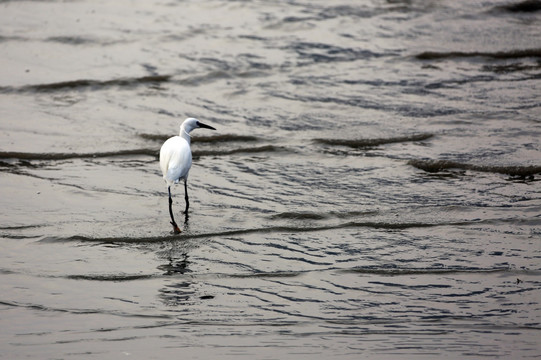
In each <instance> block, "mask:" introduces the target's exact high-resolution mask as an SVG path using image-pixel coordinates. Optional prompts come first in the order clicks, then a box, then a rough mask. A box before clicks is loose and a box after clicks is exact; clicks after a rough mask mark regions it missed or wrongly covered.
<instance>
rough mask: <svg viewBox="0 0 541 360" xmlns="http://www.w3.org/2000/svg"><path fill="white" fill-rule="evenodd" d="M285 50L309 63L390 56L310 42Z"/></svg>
mask: <svg viewBox="0 0 541 360" xmlns="http://www.w3.org/2000/svg"><path fill="white" fill-rule="evenodd" d="M287 49H291V50H293V51H295V52H296V53H297V54H298V55H299V58H300V59H301V60H308V61H309V63H328V62H350V61H356V60H362V59H370V58H378V57H382V56H389V55H391V54H380V53H375V52H372V51H370V50H365V49H355V48H344V47H338V46H335V45H330V44H324V43H312V42H297V43H294V44H292V45H291V46H288V47H287ZM392 55H395V54H392Z"/></svg>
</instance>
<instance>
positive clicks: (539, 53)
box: [415, 49, 541, 60]
mask: <svg viewBox="0 0 541 360" xmlns="http://www.w3.org/2000/svg"><path fill="white" fill-rule="evenodd" d="M470 57H486V58H491V59H498V60H506V59H520V58H525V57H537V58H541V49H522V50H510V51H497V52H483V51H472V52H464V51H446V52H437V51H425V52H422V53H420V54H417V55H415V58H416V59H418V60H441V59H453V58H470Z"/></svg>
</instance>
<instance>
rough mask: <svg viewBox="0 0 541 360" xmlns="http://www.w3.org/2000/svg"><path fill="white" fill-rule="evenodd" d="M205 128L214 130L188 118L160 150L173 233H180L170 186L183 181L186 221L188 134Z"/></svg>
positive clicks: (188, 164)
mask: <svg viewBox="0 0 541 360" xmlns="http://www.w3.org/2000/svg"><path fill="white" fill-rule="evenodd" d="M197 128H206V129H211V130H216V129H215V128H213V127H212V126H209V125H206V124H203V123H202V122H200V121H199V120H197V119H194V118H188V119H186V120H184V122H183V123H182V125H180V134H179V136H173V137H171V138H169V139H167V140H166V141H165V142H164V143H163V145H162V147H161V149H160V168H161V169H162V174H163V179H164V180H165V182H166V183H167V190H168V192H169V215H171V225H173V229H174V231H175V233H180V229H179V228H178V225H177V223H176V222H175V218H174V217H173V209H172V204H173V199H172V198H171V185H173V184H178V182H179V181H180V180H184V199H185V200H186V209H185V210H184V212H185V214H186V219H187V218H188V208H189V207H190V202H189V200H188V185H187V183H188V172H189V171H190V167H191V166H192V150H191V148H190V140H191V136H190V132H191V131H192V130H193V129H197Z"/></svg>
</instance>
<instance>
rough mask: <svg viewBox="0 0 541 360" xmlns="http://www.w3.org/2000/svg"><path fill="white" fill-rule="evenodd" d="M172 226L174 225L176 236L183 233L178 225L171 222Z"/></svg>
mask: <svg viewBox="0 0 541 360" xmlns="http://www.w3.org/2000/svg"><path fill="white" fill-rule="evenodd" d="M171 225H173V231H174V232H175V234H180V233H181V231H180V229H179V228H178V225H177V223H175V222H173V221H171Z"/></svg>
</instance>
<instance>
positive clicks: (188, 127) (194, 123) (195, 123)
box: [180, 118, 216, 134]
mask: <svg viewBox="0 0 541 360" xmlns="http://www.w3.org/2000/svg"><path fill="white" fill-rule="evenodd" d="M197 128H205V129H211V130H216V129H215V128H213V127H212V126H210V125H207V124H203V123H202V122H200V121H199V120H197V119H195V118H187V119H186V120H184V122H183V123H182V125H180V133H181V134H182V130H184V131H185V132H186V133H187V134H189V133H190V132H191V131H192V130H193V129H197Z"/></svg>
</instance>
